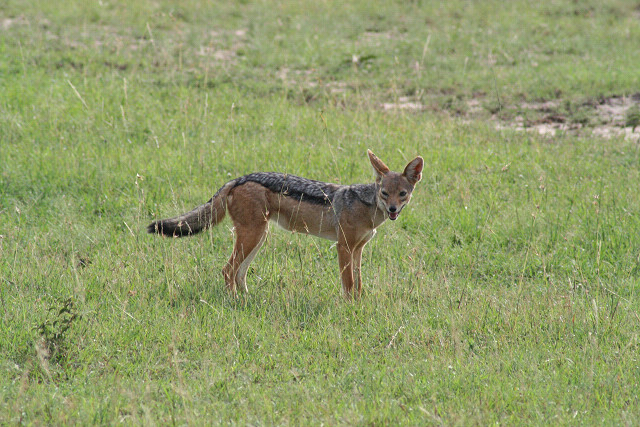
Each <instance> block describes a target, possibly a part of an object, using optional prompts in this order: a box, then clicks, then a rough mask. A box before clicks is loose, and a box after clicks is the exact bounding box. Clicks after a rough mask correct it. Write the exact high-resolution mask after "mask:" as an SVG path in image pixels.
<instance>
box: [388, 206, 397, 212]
mask: <svg viewBox="0 0 640 427" xmlns="http://www.w3.org/2000/svg"><path fill="white" fill-rule="evenodd" d="M396 210H397V208H396V207H395V206H389V212H391V213H393V212H395V211H396Z"/></svg>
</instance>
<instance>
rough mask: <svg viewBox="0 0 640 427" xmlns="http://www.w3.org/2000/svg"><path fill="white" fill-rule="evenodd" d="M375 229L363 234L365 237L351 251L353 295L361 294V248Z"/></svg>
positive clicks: (374, 232)
mask: <svg viewBox="0 0 640 427" xmlns="http://www.w3.org/2000/svg"><path fill="white" fill-rule="evenodd" d="M375 234H376V230H371V232H370V233H369V234H368V235H366V236H365V238H364V239H363V240H362V241H361V242H360V243H358V246H357V247H356V249H355V250H354V251H353V276H354V280H355V288H356V289H355V295H356V296H357V297H358V298H359V297H361V296H362V273H361V271H362V250H363V249H364V247H365V246H366V244H367V242H368V241H369V240H371V239H372V238H373V236H375Z"/></svg>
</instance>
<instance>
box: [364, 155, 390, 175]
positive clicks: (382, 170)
mask: <svg viewBox="0 0 640 427" xmlns="http://www.w3.org/2000/svg"><path fill="white" fill-rule="evenodd" d="M367 154H368V155H369V161H370V162H371V166H373V171H374V172H375V173H376V179H381V178H382V176H383V175H385V174H387V173H388V172H389V168H388V167H387V165H385V164H384V162H383V161H382V160H380V159H379V158H378V156H376V155H375V154H373V153H372V152H371V150H367Z"/></svg>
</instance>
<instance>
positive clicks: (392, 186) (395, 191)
mask: <svg viewBox="0 0 640 427" xmlns="http://www.w3.org/2000/svg"><path fill="white" fill-rule="evenodd" d="M367 154H369V160H370V161H371V166H373V170H374V172H375V174H376V202H377V204H378V207H379V208H380V209H382V210H383V211H385V212H386V213H387V214H388V215H389V219H390V220H393V221H395V220H396V219H397V218H398V215H400V212H401V211H402V208H404V207H405V206H406V205H407V203H409V200H411V193H412V192H413V188H414V187H415V185H416V184H417V183H418V181H420V178H422V168H423V166H424V161H423V160H422V157H420V156H418V157H416V158H415V159H413V160H411V161H410V162H409V164H407V166H406V167H405V168H404V172H402V173H398V172H393V171H390V170H389V168H388V167H387V165H385V164H384V162H383V161H382V160H380V159H379V158H378V157H377V156H376V155H375V154H373V153H372V152H371V150H367Z"/></svg>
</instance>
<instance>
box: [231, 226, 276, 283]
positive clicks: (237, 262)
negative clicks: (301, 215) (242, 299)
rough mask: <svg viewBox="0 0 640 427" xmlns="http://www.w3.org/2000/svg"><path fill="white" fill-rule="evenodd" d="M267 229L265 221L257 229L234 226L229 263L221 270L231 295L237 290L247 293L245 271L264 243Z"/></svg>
mask: <svg viewBox="0 0 640 427" xmlns="http://www.w3.org/2000/svg"><path fill="white" fill-rule="evenodd" d="M267 229H268V226H267V222H266V221H263V222H262V224H260V226H259V227H252V228H247V227H245V226H236V230H235V231H236V243H235V245H234V248H233V252H232V253H231V257H230V258H229V261H228V262H227V264H226V265H225V266H224V268H223V269H222V275H223V276H224V281H225V283H226V284H227V288H228V289H229V291H230V292H231V293H232V294H233V295H236V293H237V290H238V289H239V290H240V291H241V292H247V269H248V268H249V264H251V261H253V258H255V256H256V254H257V253H258V251H259V250H260V247H261V246H262V244H263V243H264V241H265V239H266V237H267Z"/></svg>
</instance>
